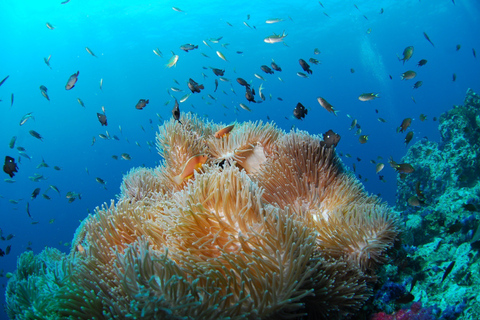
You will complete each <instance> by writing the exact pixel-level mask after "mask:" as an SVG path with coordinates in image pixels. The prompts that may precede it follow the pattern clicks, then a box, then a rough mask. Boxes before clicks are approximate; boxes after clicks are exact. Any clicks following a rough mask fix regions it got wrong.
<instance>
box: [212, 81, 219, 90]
mask: <svg viewBox="0 0 480 320" xmlns="http://www.w3.org/2000/svg"><path fill="white" fill-rule="evenodd" d="M217 88H218V80H217V79H215V90H213V92H217Z"/></svg>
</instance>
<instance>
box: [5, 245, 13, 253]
mask: <svg viewBox="0 0 480 320" xmlns="http://www.w3.org/2000/svg"><path fill="white" fill-rule="evenodd" d="M11 249H12V245H11V244H9V245H8V246H7V247H6V248H5V254H9V253H10V250H11Z"/></svg>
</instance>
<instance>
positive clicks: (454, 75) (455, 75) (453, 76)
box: [452, 73, 457, 82]
mask: <svg viewBox="0 0 480 320" xmlns="http://www.w3.org/2000/svg"><path fill="white" fill-rule="evenodd" d="M456 80H457V74H456V73H454V74H453V75H452V81H453V82H455V81H456Z"/></svg>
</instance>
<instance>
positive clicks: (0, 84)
mask: <svg viewBox="0 0 480 320" xmlns="http://www.w3.org/2000/svg"><path fill="white" fill-rule="evenodd" d="M8 77H10V76H6V77H5V78H3V80H2V81H0V87H1V86H2V84H4V83H5V81H7V79H8Z"/></svg>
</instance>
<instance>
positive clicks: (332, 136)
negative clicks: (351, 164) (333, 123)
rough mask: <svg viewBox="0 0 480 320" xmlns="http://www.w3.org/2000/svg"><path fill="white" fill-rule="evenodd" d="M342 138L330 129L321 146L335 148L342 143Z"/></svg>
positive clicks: (325, 134) (324, 135)
mask: <svg viewBox="0 0 480 320" xmlns="http://www.w3.org/2000/svg"><path fill="white" fill-rule="evenodd" d="M340 138H341V137H340V135H339V134H338V133H335V132H333V130H332V129H330V130H328V131H327V132H325V133H324V134H323V141H320V145H321V146H322V147H326V148H332V147H334V148H335V147H336V146H337V145H338V143H339V142H340Z"/></svg>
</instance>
